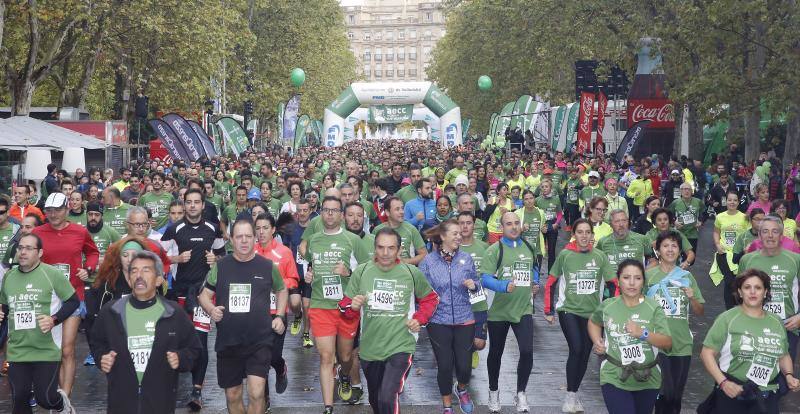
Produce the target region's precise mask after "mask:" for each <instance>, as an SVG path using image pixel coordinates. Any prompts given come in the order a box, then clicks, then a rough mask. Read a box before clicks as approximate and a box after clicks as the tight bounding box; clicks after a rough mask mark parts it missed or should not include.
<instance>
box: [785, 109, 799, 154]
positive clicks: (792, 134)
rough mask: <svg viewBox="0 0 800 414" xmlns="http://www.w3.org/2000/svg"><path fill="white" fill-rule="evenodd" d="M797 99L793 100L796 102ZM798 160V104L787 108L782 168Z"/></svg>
mask: <svg viewBox="0 0 800 414" xmlns="http://www.w3.org/2000/svg"><path fill="white" fill-rule="evenodd" d="M797 100H798V99H795V101H797ZM797 159H800V103H798V102H794V103H792V105H791V106H789V113H788V116H787V119H786V147H785V148H784V150H783V164H784V167H785V166H788V165H790V163H793V162H794V161H795V160H797Z"/></svg>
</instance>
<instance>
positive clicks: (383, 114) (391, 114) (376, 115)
mask: <svg viewBox="0 0 800 414" xmlns="http://www.w3.org/2000/svg"><path fill="white" fill-rule="evenodd" d="M413 113H414V105H372V106H370V107H369V123H371V124H400V123H403V122H406V121H410V120H411V116H412V115H413Z"/></svg>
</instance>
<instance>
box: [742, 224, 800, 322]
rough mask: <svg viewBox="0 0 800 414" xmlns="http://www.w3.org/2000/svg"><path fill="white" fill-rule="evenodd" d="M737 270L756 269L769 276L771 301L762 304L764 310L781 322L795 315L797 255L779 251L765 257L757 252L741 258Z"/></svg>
mask: <svg viewBox="0 0 800 414" xmlns="http://www.w3.org/2000/svg"><path fill="white" fill-rule="evenodd" d="M748 233H749V232H748ZM739 269H758V270H761V271H762V272H764V273H766V274H767V275H769V279H770V292H769V293H770V294H771V295H772V300H771V301H769V302H766V303H764V310H766V311H769V312H772V313H774V314H775V315H777V316H778V318H779V319H781V320H784V319H786V318H787V317H790V316H793V315H794V314H795V313H797V311H798V303H797V295H798V291H800V286H799V285H798V279H797V276H798V273H800V255H799V254H797V253H794V252H790V251H788V250H785V249H781V252H780V254H778V255H777V256H766V255H764V254H763V252H762V251H760V250H759V251H755V252H752V253H747V254H746V255H744V256H742V259H741V260H740V261H739Z"/></svg>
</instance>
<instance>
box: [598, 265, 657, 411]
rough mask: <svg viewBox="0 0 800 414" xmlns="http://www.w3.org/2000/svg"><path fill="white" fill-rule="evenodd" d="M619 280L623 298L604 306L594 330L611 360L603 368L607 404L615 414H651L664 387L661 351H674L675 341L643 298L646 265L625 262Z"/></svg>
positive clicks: (651, 304)
mask: <svg viewBox="0 0 800 414" xmlns="http://www.w3.org/2000/svg"><path fill="white" fill-rule="evenodd" d="M617 280H618V284H619V290H620V296H617V297H614V298H609V299H607V300H605V301H604V302H603V303H602V304H600V306H599V307H598V308H597V310H596V311H595V312H594V313H593V314H592V317H591V319H590V320H589V324H588V326H589V328H588V329H589V337H590V338H591V340H592V343H593V344H594V350H595V352H596V353H598V354H600V355H605V360H604V361H603V362H602V364H601V365H600V385H601V389H602V392H603V400H605V403H606V408H607V409H608V412H609V413H611V414H617V413H624V414H629V413H634V414H649V413H651V412H653V406H654V405H655V403H656V398H657V396H658V388H659V386H660V385H661V372H660V371H659V370H658V369H656V358H657V356H658V352H659V349H667V348H670V347H671V346H672V338H671V337H670V331H669V327H668V325H667V319H666V316H664V313H663V312H662V311H661V307H660V306H659V305H658V304H657V303H656V302H655V301H654V300H652V299H650V298H646V297H645V296H644V294H643V292H642V289H643V287H644V266H643V265H642V262H640V261H638V260H635V259H626V260H623V261H622V263H620V264H619V267H618V268H617ZM604 333H605V338H604V337H603V335H604Z"/></svg>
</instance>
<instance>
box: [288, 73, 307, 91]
mask: <svg viewBox="0 0 800 414" xmlns="http://www.w3.org/2000/svg"><path fill="white" fill-rule="evenodd" d="M291 79H292V85H294V87H295V88H299V87H300V86H302V85H303V83H305V81H306V72H305V71H303V69H300V68H294V69H292V76H291Z"/></svg>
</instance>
